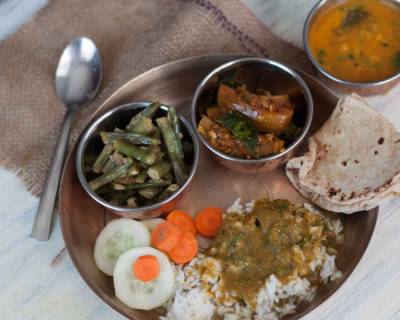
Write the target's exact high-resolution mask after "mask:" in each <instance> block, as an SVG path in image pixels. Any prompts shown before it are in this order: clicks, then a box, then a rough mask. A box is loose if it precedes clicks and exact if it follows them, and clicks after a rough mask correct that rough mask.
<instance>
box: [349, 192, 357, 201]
mask: <svg viewBox="0 0 400 320" xmlns="http://www.w3.org/2000/svg"><path fill="white" fill-rule="evenodd" d="M355 196H356V193H355V192H354V191H352V192H351V195H350V197H349V199H353V198H354V197H355Z"/></svg>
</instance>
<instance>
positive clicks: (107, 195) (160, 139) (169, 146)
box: [85, 102, 193, 208]
mask: <svg viewBox="0 0 400 320" xmlns="http://www.w3.org/2000/svg"><path fill="white" fill-rule="evenodd" d="M160 106H161V104H160V103H158V102H155V103H153V104H151V105H150V106H148V107H147V108H145V109H143V110H142V111H141V112H140V113H138V114H137V115H135V116H134V117H133V118H132V119H131V121H130V122H129V124H128V125H127V126H126V129H125V130H122V129H119V128H115V129H114V130H113V132H104V131H102V132H100V137H101V139H102V141H103V143H104V147H103V149H102V150H101V152H100V154H98V155H96V156H97V157H96V159H95V160H94V163H93V164H92V165H89V166H87V165H86V166H85V172H86V175H87V176H90V177H93V179H91V180H90V182H89V185H90V187H91V188H92V189H93V191H95V192H96V193H97V194H98V195H99V196H101V197H102V198H104V199H105V200H107V201H109V202H111V203H113V204H116V205H120V206H126V207H130V208H136V207H139V206H143V205H149V204H152V203H156V202H159V201H162V200H163V199H166V198H167V197H169V196H170V195H171V194H173V193H174V192H175V191H177V190H178V189H179V186H180V185H182V184H183V183H184V182H185V180H186V178H187V176H188V168H187V166H186V164H185V162H184V149H187V150H189V151H190V150H192V148H193V146H192V145H188V144H187V142H185V144H186V145H184V146H183V144H182V138H183V134H182V131H181V123H180V119H179V117H178V115H177V113H176V109H175V108H174V107H172V106H171V107H168V114H167V116H165V117H159V118H156V119H155V115H156V114H157V112H158V111H159V109H160Z"/></svg>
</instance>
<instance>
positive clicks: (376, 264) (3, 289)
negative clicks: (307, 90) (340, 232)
mask: <svg viewBox="0 0 400 320" xmlns="http://www.w3.org/2000/svg"><path fill="white" fill-rule="evenodd" d="M243 1H244V2H245V3H246V4H247V5H248V6H249V7H250V8H251V9H253V10H254V12H255V13H256V15H257V16H258V17H259V18H260V19H261V20H262V21H263V22H264V23H265V24H266V25H268V26H269V27H270V28H271V29H272V30H273V31H274V32H275V33H276V34H278V35H279V36H281V37H283V38H284V39H286V40H288V41H290V42H292V43H294V44H296V45H299V46H301V30H302V24H303V21H304V19H305V16H306V14H307V12H308V10H309V9H310V7H311V6H312V5H313V3H314V2H315V0H297V1H295V0H243ZM46 2H47V1H46V0H0V40H1V39H2V38H4V37H5V36H7V35H8V34H11V33H12V32H13V31H14V30H15V29H16V28H17V27H18V26H20V25H22V24H23V23H24V22H25V21H26V20H27V19H29V17H30V16H31V15H32V14H34V13H35V12H36V11H37V10H38V9H40V8H41V7H42V6H44V5H45V4H46ZM287 17H290V19H288V18H287ZM399 98H400V87H398V88H396V89H395V90H394V91H392V92H391V93H390V94H389V95H387V96H385V97H374V98H370V99H369V101H370V103H371V104H372V105H373V106H375V107H376V108H377V109H379V110H380V111H381V112H383V113H384V114H385V115H386V116H387V117H388V118H389V119H390V120H391V121H392V122H393V123H394V124H395V126H396V128H397V129H398V130H400V99H399ZM397 101H399V102H397ZM0 190H1V192H0V204H1V205H0V319H6V320H11V319H16V320H19V319H43V320H45V319H76V320H80V319H122V318H123V317H122V316H120V315H119V314H117V313H116V312H115V311H113V310H112V309H110V308H109V307H108V306H106V305H105V304H104V303H103V302H102V301H101V300H100V299H98V298H97V297H96V296H95V294H94V293H93V292H92V291H91V290H90V289H89V288H88V287H87V286H86V284H85V283H84V282H83V280H82V279H81V278H80V276H79V274H78V272H77V271H76V270H75V268H74V266H73V265H72V262H71V259H70V258H69V256H68V254H61V256H59V257H58V258H56V257H57V255H58V254H59V252H60V250H62V249H63V247H64V243H63V240H62V236H61V232H60V227H59V223H58V216H57V217H56V220H55V224H54V230H53V233H52V236H51V239H50V241H48V242H37V241H35V240H32V239H31V238H30V237H29V234H30V231H31V227H32V222H33V218H34V214H35V212H36V209H37V205H38V199H36V198H34V197H33V196H31V195H30V194H29V193H28V192H27V191H25V189H24V186H23V184H22V183H21V182H20V181H19V179H18V178H16V177H15V176H14V175H13V174H11V173H10V172H8V171H6V170H5V169H2V168H0ZM399 244H400V200H396V201H392V202H390V203H386V204H384V205H383V206H382V207H381V209H380V212H379V218H378V222H377V226H376V230H375V233H374V235H373V238H372V241H371V243H370V245H369V247H368V249H367V252H366V254H365V255H364V257H363V258H362V260H361V262H360V264H359V265H358V267H357V268H356V270H355V272H354V273H353V274H352V275H351V276H350V278H349V279H348V280H347V281H346V282H345V284H344V285H343V286H342V287H341V288H340V289H339V290H338V291H337V292H336V293H335V294H334V295H333V296H332V297H331V298H330V299H328V301H326V302H325V303H324V304H323V305H322V306H320V307H318V308H317V309H316V310H315V311H313V312H312V313H311V314H309V315H307V316H306V317H305V319H315V320H317V319H318V320H319V319H364V320H379V319H385V320H386V319H400V246H399ZM188 320H189V319H188Z"/></svg>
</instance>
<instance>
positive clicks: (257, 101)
mask: <svg viewBox="0 0 400 320" xmlns="http://www.w3.org/2000/svg"><path fill="white" fill-rule="evenodd" d="M205 110H206V113H205V114H203V115H202V117H201V120H200V122H199V125H198V131H199V133H200V134H201V136H202V137H203V138H204V139H206V140H207V141H208V142H209V143H210V145H211V146H212V147H214V148H215V149H217V150H218V151H220V152H223V153H225V154H227V155H230V156H233V157H236V158H242V159H257V158H260V157H264V156H268V155H271V154H274V153H279V152H282V151H283V150H284V149H285V147H287V146H288V145H290V143H292V142H293V141H294V140H295V139H296V137H297V136H298V135H299V134H300V133H301V128H298V127H297V126H296V125H295V124H294V123H293V115H294V111H295V105H294V104H293V103H292V102H291V101H290V99H289V96H288V95H272V94H271V93H270V92H268V91H265V90H258V92H257V93H252V92H250V91H248V90H247V88H246V86H245V85H241V84H238V83H236V82H232V81H230V82H223V83H220V84H219V87H218V91H217V97H216V102H215V103H214V104H213V105H212V106H209V107H207V108H206V109H205Z"/></svg>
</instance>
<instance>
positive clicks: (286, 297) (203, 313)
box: [160, 199, 343, 320]
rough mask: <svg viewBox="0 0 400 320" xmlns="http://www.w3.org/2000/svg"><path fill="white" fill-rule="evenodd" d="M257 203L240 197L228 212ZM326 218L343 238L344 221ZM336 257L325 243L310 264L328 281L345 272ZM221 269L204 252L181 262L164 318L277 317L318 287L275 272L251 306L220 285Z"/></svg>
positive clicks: (230, 319) (244, 210) (228, 319)
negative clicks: (281, 278) (243, 201)
mask: <svg viewBox="0 0 400 320" xmlns="http://www.w3.org/2000/svg"><path fill="white" fill-rule="evenodd" d="M253 207H254V201H251V202H249V203H247V204H244V205H242V204H241V201H240V199H237V200H236V201H235V202H234V203H233V204H232V206H231V207H230V208H229V209H228V210H227V214H232V213H238V214H246V213H249V212H251V211H252V209H253ZM304 207H305V208H306V209H307V210H308V211H310V212H313V213H315V214H319V212H317V211H316V210H315V209H314V208H313V207H312V206H311V205H308V204H306V205H304ZM324 219H325V220H326V222H327V226H328V228H329V230H330V231H333V232H334V233H335V234H336V237H337V241H338V242H340V241H343V234H342V231H343V225H342V223H341V221H340V220H331V219H328V218H326V217H325V218H324ZM335 259H336V256H335V255H330V254H328V253H327V248H325V247H324V246H322V245H321V247H320V248H319V252H318V253H317V254H316V258H315V259H314V260H313V261H312V262H311V263H310V266H309V267H310V269H311V270H312V271H313V272H315V271H318V272H319V277H320V279H321V281H322V282H323V283H327V282H329V281H333V280H335V279H337V278H339V277H340V276H341V272H340V271H339V270H337V268H336V264H335ZM200 270H201V272H200ZM221 271H222V268H221V265H220V262H219V261H218V260H217V259H214V258H212V257H208V256H206V255H204V254H202V253H199V255H198V256H197V258H195V259H194V260H192V261H191V262H190V264H189V265H187V266H185V267H184V268H182V267H181V266H177V267H176V291H175V296H174V298H173V299H172V300H171V301H170V302H169V303H168V304H167V305H166V308H167V314H166V315H165V316H163V317H161V318H160V319H162V320H188V319H193V320H209V319H212V317H213V316H214V314H218V315H219V316H221V317H222V318H223V319H225V320H241V319H251V318H253V319H256V320H261V319H263V320H275V319H279V318H281V317H283V316H285V315H287V314H290V313H294V312H295V311H296V306H297V305H298V304H299V303H301V302H303V301H305V302H309V301H311V300H312V299H313V298H314V295H315V291H316V289H317V288H316V287H315V286H312V285H311V283H310V282H309V281H308V279H307V278H302V277H300V276H298V275H297V276H295V277H292V279H293V280H291V281H290V282H288V283H286V284H282V283H281V282H280V281H279V279H278V278H277V277H276V276H275V275H274V274H271V275H270V276H269V277H268V278H267V279H266V280H265V286H264V287H263V288H262V289H261V290H260V291H259V293H258V295H257V299H256V300H257V301H256V302H255V304H254V305H252V306H250V305H248V304H244V303H243V302H241V301H239V299H238V298H237V293H235V292H226V291H223V290H221V289H220V285H221V280H220V279H221ZM282 300H283V301H282ZM280 302H281V303H280Z"/></svg>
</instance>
